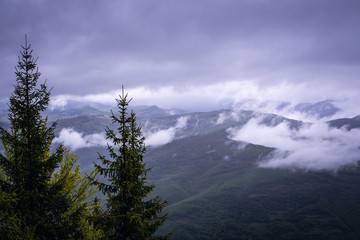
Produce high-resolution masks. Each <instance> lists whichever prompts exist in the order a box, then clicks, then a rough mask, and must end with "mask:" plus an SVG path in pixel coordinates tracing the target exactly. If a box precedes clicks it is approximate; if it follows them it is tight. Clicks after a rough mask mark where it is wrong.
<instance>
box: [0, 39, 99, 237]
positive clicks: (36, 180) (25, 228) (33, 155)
mask: <svg viewBox="0 0 360 240" xmlns="http://www.w3.org/2000/svg"><path fill="white" fill-rule="evenodd" d="M20 53H21V55H20V56H19V60H18V65H17V67H16V68H15V69H16V72H15V74H16V77H17V78H16V82H17V84H16V85H15V90H14V92H13V93H12V95H11V97H10V104H9V115H8V116H9V121H10V131H7V130H5V129H3V128H0V139H1V141H2V144H3V146H4V149H5V151H4V153H3V154H0V206H1V208H0V234H1V239H71V238H77V239H79V238H80V237H78V236H80V235H81V238H82V237H83V235H82V234H81V231H82V230H83V228H82V226H84V224H83V225H82V224H81V223H79V222H80V221H82V219H83V218H84V217H86V216H85V212H86V211H88V210H89V209H88V207H87V205H88V204H86V203H85V204H80V202H83V201H84V196H88V195H91V193H92V192H91V190H89V191H88V190H84V189H82V187H83V188H87V187H88V186H89V185H86V183H85V182H84V179H81V178H79V172H78V171H77V170H76V169H75V171H73V170H72V167H73V165H74V163H75V159H74V157H73V156H71V155H69V154H67V152H66V150H65V148H64V147H63V146H62V145H60V146H58V147H57V148H56V150H55V152H54V153H51V151H50V147H51V144H52V140H53V139H54V137H55V135H54V130H55V127H56V123H53V124H51V125H50V126H49V127H48V126H47V125H48V119H47V117H43V116H42V115H41V113H42V112H43V111H44V110H46V108H47V106H48V104H49V100H50V91H48V90H47V87H46V84H45V83H43V84H40V85H38V84H37V82H38V80H39V77H40V72H39V71H38V68H37V64H36V62H37V59H35V58H33V57H32V49H31V45H28V43H27V39H26V37H25V45H24V46H22V51H21V52H20ZM59 167H60V170H59V172H58V173H57V174H55V175H54V173H55V171H56V170H57V169H58V168H59ZM71 178H73V179H71ZM77 181H80V183H79V182H77ZM72 187H75V188H76V187H78V188H77V189H79V191H78V192H76V191H77V190H74V191H72V190H70V189H71V188H72ZM69 191H70V192H69ZM77 194H78V195H77ZM85 225H86V224H85Z"/></svg>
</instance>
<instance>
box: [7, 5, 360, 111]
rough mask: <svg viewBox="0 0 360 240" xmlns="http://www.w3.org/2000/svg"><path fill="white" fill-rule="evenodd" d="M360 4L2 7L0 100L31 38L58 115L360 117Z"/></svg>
mask: <svg viewBox="0 0 360 240" xmlns="http://www.w3.org/2000/svg"><path fill="white" fill-rule="evenodd" d="M359 12H360V2H359V1H357V0H317V1H314V0H277V1H269V0H221V1H220V0H218V1H215V0H198V1H192V0H151V1H150V0H149V1H138V0H61V1H60V0H56V1H54V0H52V1H50V0H27V1H20V0H1V1H0V31H1V37H0V61H1V64H0V76H1V88H0V99H7V98H8V97H9V96H10V94H11V92H12V91H13V86H14V84H15V75H14V67H15V65H16V63H17V56H18V55H19V50H20V48H21V47H20V46H21V44H23V43H24V36H25V34H27V36H28V41H29V42H30V43H31V44H32V47H33V50H34V56H35V57H37V56H39V60H38V66H39V71H40V72H41V73H42V81H43V80H45V79H47V85H48V86H49V87H53V90H52V100H53V104H55V105H56V104H57V105H59V106H63V105H66V104H67V103H68V101H69V100H79V101H80V100H82V101H90V102H91V101H93V102H101V103H115V101H114V98H115V97H117V96H118V94H119V93H120V89H121V86H122V85H124V86H125V89H126V91H127V92H129V94H130V96H131V97H133V98H134V104H139V105H141V104H147V105H150V104H151V105H152V104H155V105H158V106H160V107H166V108H172V107H176V108H185V109H191V110H209V109H216V108H225V107H229V106H232V105H233V104H236V103H238V102H242V101H244V100H255V101H259V102H264V101H273V102H291V103H294V104H296V103H300V102H317V101H323V100H334V102H335V103H336V104H338V105H339V106H341V107H342V108H343V109H345V108H346V109H347V110H348V111H347V112H346V114H348V115H349V116H348V117H351V114H352V116H355V115H358V114H360V107H359V106H358V105H359V104H357V103H358V102H359V100H360V97H359V95H360V94H359V89H360V79H359V76H360V45H359V42H360V28H359V23H360V14H359Z"/></svg>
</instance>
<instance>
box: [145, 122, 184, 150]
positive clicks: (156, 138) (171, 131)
mask: <svg viewBox="0 0 360 240" xmlns="http://www.w3.org/2000/svg"><path fill="white" fill-rule="evenodd" d="M188 120H189V117H187V116H182V117H180V118H178V119H177V123H176V125H175V126H174V127H170V128H168V129H162V130H159V131H156V132H148V133H146V134H145V135H146V140H145V143H146V145H148V146H152V147H159V146H161V145H165V144H167V143H170V142H172V141H173V140H174V138H175V136H176V133H178V132H179V131H180V130H182V129H184V128H186V126H187V121H188Z"/></svg>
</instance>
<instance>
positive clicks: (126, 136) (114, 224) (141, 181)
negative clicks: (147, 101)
mask: <svg viewBox="0 0 360 240" xmlns="http://www.w3.org/2000/svg"><path fill="white" fill-rule="evenodd" d="M116 101H117V106H118V109H119V110H118V114H119V115H115V114H114V113H113V112H111V113H112V114H111V119H112V122H113V123H114V124H116V126H117V129H116V131H114V130H112V129H110V128H107V129H106V135H107V138H108V139H110V140H111V141H112V144H108V147H107V150H108V153H109V156H110V158H112V159H113V160H108V159H106V157H105V156H103V155H100V154H99V159H100V160H101V162H102V166H101V165H98V164H95V167H96V169H97V171H98V172H99V174H100V175H103V176H104V178H105V179H107V180H108V182H109V184H107V183H99V182H97V185H98V186H99V189H100V190H101V191H102V192H103V193H104V194H106V196H107V211H106V212H105V213H104V214H103V226H104V233H105V238H106V239H168V238H169V236H168V235H167V236H164V237H153V234H154V233H155V232H156V230H157V229H158V227H159V226H161V225H162V224H163V222H164V221H165V219H166V215H160V214H161V211H162V209H163V207H164V206H165V204H166V201H162V200H161V199H160V197H158V196H157V197H155V198H152V199H150V198H149V197H148V195H149V194H150V193H151V192H152V191H153V189H154V186H153V185H147V184H146V175H147V173H148V172H149V169H147V168H146V167H145V163H144V162H143V155H144V153H145V151H146V148H145V145H144V137H143V136H142V133H141V127H139V126H138V125H137V123H136V116H135V113H134V112H131V113H130V114H128V110H127V107H128V104H129V102H130V101H131V100H127V94H126V95H125V94H124V91H123V93H122V95H121V96H120V99H116Z"/></svg>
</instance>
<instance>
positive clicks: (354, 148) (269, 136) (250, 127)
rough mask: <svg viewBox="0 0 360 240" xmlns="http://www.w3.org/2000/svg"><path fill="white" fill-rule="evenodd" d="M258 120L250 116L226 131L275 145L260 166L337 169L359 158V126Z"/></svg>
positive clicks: (234, 135) (241, 138) (353, 162)
mask: <svg viewBox="0 0 360 240" xmlns="http://www.w3.org/2000/svg"><path fill="white" fill-rule="evenodd" d="M260 122H261V119H251V120H250V121H249V122H248V123H247V124H246V125H244V126H243V127H242V128H240V129H229V132H230V138H231V139H233V140H237V141H245V142H249V143H254V144H259V145H263V146H268V147H274V148H277V150H276V151H274V153H273V154H272V155H271V156H270V157H269V158H268V159H265V160H264V161H262V162H260V163H259V166H261V167H270V168H278V167H280V168H296V169H304V170H332V171H336V170H338V169H339V168H340V167H343V166H345V165H354V164H356V163H357V161H359V160H360V148H359V147H360V140H359V138H358V136H360V130H359V129H352V130H351V131H348V130H347V129H344V128H342V129H337V128H330V127H329V126H328V125H327V124H326V123H321V122H317V123H314V124H306V125H304V126H303V127H301V128H300V129H299V130H295V129H290V128H289V125H288V124H287V123H286V122H282V123H280V124H278V125H276V126H272V127H270V126H265V125H263V124H260Z"/></svg>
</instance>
